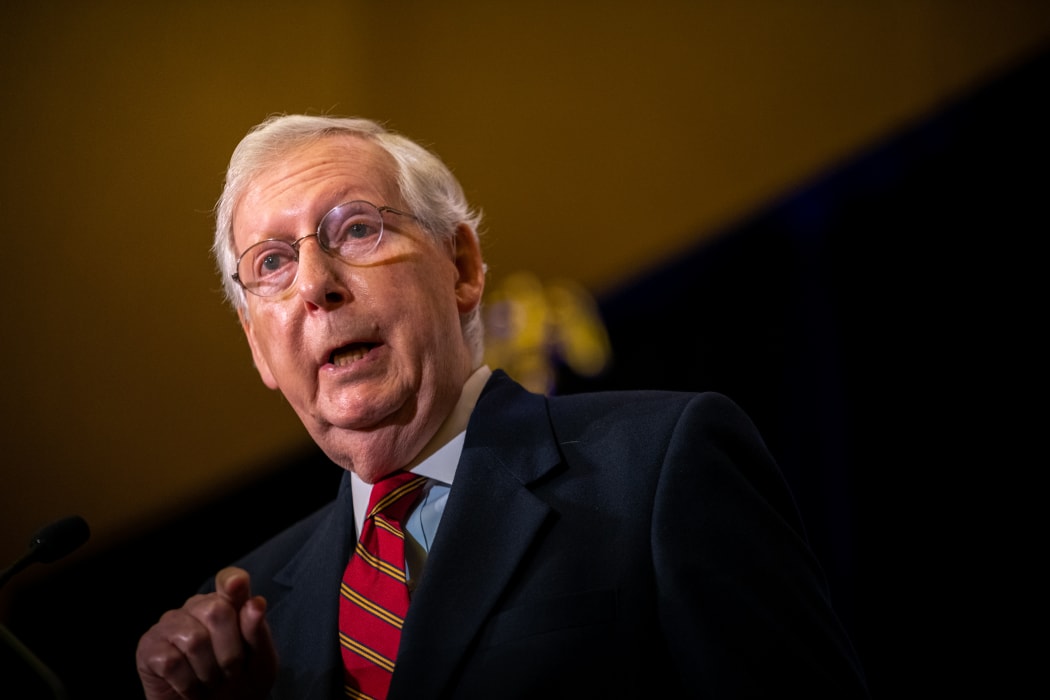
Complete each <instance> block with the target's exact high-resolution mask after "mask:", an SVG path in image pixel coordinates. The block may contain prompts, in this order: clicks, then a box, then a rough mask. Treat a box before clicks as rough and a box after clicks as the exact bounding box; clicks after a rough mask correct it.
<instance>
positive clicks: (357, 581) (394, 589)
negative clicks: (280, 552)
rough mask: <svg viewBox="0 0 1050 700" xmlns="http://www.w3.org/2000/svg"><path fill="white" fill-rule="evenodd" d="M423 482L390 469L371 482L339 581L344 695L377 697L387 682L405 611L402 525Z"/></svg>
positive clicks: (382, 694) (360, 698) (362, 698)
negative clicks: (365, 507)
mask: <svg viewBox="0 0 1050 700" xmlns="http://www.w3.org/2000/svg"><path fill="white" fill-rule="evenodd" d="M424 483H426V479H425V478H424V477H422V476H416V475H414V474H410V473H408V472H394V473H393V474H392V475H390V476H388V477H386V478H384V479H382V480H381V481H378V482H376V484H375V485H374V486H373V487H372V496H371V498H370V499H369V502H368V513H367V514H366V516H365V521H364V524H363V525H362V526H361V537H360V539H359V540H358V542H357V549H356V550H355V551H354V553H353V555H351V557H350V562H349V563H348V564H347V565H346V571H345V572H344V573H343V585H342V586H341V587H340V596H339V644H340V646H341V647H342V653H343V666H344V667H345V668H346V695H347V697H350V698H355V699H357V700H370V699H372V698H375V699H376V700H382V699H384V698H386V694H387V689H388V688H389V687H390V678H391V676H392V675H393V673H394V662H395V660H396V659H397V647H398V644H399V642H400V641H401V625H402V624H403V622H404V619H405V615H406V614H407V613H408V583H407V581H406V579H405V533H404V531H403V529H402V525H403V523H404V520H405V516H406V515H407V514H408V511H409V510H411V508H412V506H413V505H414V504H415V503H416V501H417V500H418V499H419V496H420V494H421V489H422V487H423V484H424Z"/></svg>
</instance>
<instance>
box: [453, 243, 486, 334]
mask: <svg viewBox="0 0 1050 700" xmlns="http://www.w3.org/2000/svg"><path fill="white" fill-rule="evenodd" d="M452 255H453V257H452V262H453V264H455V266H456V271H457V272H458V274H457V275H456V305H457V306H458V307H459V312H460V313H461V314H465V313H468V312H470V311H473V310H474V309H475V308H476V307H477V306H478V304H480V303H481V296H482V294H483V293H484V292H485V261H484V260H483V259H482V257H481V244H480V243H478V237H477V234H475V233H474V230H473V229H472V228H471V227H470V226H468V225H467V224H460V225H459V226H457V227H456V238H455V241H454V248H453V251H452Z"/></svg>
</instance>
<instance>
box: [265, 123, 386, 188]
mask: <svg viewBox="0 0 1050 700" xmlns="http://www.w3.org/2000/svg"><path fill="white" fill-rule="evenodd" d="M396 172H397V164H396V162H395V161H394V159H393V157H392V156H390V154H389V153H387V152H386V151H385V150H384V149H383V148H381V147H380V146H379V145H377V144H376V143H374V142H372V141H369V140H367V139H365V138H362V137H359V136H353V135H348V134H338V135H329V136H324V137H322V138H319V139H317V140H314V141H310V142H309V143H306V144H300V145H297V146H294V147H292V148H289V149H288V150H286V151H285V152H284V153H282V154H281V155H280V156H279V157H277V158H276V159H275V160H274V161H273V162H272V163H271V164H270V165H269V166H268V167H265V168H262V169H260V170H259V172H257V173H256V174H255V176H254V177H252V178H251V180H250V181H249V183H248V185H247V187H245V195H246V197H245V198H246V199H256V198H260V197H261V198H264V199H269V198H271V197H274V196H279V195H280V194H281V193H282V192H283V191H284V190H303V189H309V190H310V191H312V192H314V193H316V194H318V195H321V196H323V195H324V194H325V193H326V192H328V191H331V192H332V193H336V194H338V193H341V192H342V191H344V190H348V189H349V190H353V191H359V190H363V189H369V190H374V191H375V192H377V193H379V194H381V195H382V197H381V198H382V199H384V201H382V202H376V203H377V204H390V205H396V204H397V203H399V202H396V201H395V202H391V201H385V200H390V199H400V198H399V197H398V194H399V188H398V184H397V177H396Z"/></svg>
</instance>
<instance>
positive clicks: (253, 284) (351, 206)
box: [232, 200, 415, 297]
mask: <svg viewBox="0 0 1050 700" xmlns="http://www.w3.org/2000/svg"><path fill="white" fill-rule="evenodd" d="M387 211H388V212H390V213H392V214H398V215H399V216H410V217H412V218H413V219H414V218H415V217H414V216H412V214H409V213H407V212H403V211H399V210H397V209H394V208H393V207H377V206H376V205H374V204H372V203H371V202H365V201H363V200H355V201H353V202H344V203H342V204H340V205H338V206H336V207H333V208H332V209H331V210H330V211H329V212H328V213H327V214H325V215H324V217H323V218H322V219H321V223H319V224H317V232H316V233H311V234H310V235H308V236H303V237H302V238H300V239H298V240H295V241H292V242H290V243H289V242H288V241H283V240H280V239H278V238H270V239H267V240H265V241H259V242H258V243H256V244H254V245H251V246H248V248H247V250H245V251H244V252H243V253H241V256H240V257H239V258H237V271H236V272H235V273H233V275H232V277H233V279H234V281H236V282H237V284H239V285H241V287H243V288H244V290H245V291H247V292H251V293H252V294H254V295H256V296H260V297H270V296H273V295H275V294H280V293H281V292H283V291H284V290H286V289H288V288H289V287H291V286H292V284H293V283H294V282H295V278H296V276H297V275H298V274H299V246H300V245H302V242H303V241H305V240H306V239H307V238H313V237H315V236H316V237H317V244H318V245H319V246H321V250H323V251H324V252H326V253H328V254H329V255H331V256H332V257H334V258H338V259H339V260H342V261H344V262H348V263H357V264H364V263H368V262H371V261H372V260H374V259H375V258H374V255H375V252H376V251H377V250H379V245H380V243H381V242H382V240H383V212H387Z"/></svg>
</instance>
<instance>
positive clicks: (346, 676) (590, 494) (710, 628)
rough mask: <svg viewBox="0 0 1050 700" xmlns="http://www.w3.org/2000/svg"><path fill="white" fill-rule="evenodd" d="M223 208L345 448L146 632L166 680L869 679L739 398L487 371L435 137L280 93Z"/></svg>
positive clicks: (506, 690)
mask: <svg viewBox="0 0 1050 700" xmlns="http://www.w3.org/2000/svg"><path fill="white" fill-rule="evenodd" d="M216 218H217V226H216V236H215V245H214V253H215V255H216V258H217V260H218V263H219V267H220V269H221V271H222V274H223V278H224V280H225V283H226V291H227V294H228V296H229V298H230V300H231V302H232V304H233V306H234V308H235V309H236V311H237V314H238V316H239V318H240V321H241V325H242V327H243V329H244V333H245V336H246V338H247V340H248V345H249V347H250V348H251V352H252V356H253V358H254V361H255V365H256V367H257V368H258V371H259V374H260V376H261V378H262V380H263V382H264V383H265V384H266V385H267V386H268V387H270V388H272V389H275V390H278V391H280V392H281V393H282V394H283V395H284V396H285V398H286V399H287V400H288V402H289V404H290V405H291V406H292V408H293V409H294V410H295V412H296V413H297V414H298V416H299V418H300V419H301V420H302V422H303V424H304V425H305V426H306V428H307V430H308V431H309V433H310V435H311V436H312V437H313V439H314V440H315V441H316V442H317V444H318V445H320V447H321V448H322V449H323V450H324V451H325V453H326V454H327V455H328V456H329V457H330V458H331V460H332V461H333V462H334V463H335V464H337V465H339V466H340V467H342V468H343V469H344V470H346V472H345V474H344V478H343V482H342V486H341V488H340V491H339V493H338V494H336V497H335V500H333V501H332V503H331V504H329V505H328V506H326V507H325V508H323V509H322V510H320V511H319V512H317V513H315V514H314V515H313V516H311V517H309V518H307V519H306V520H304V521H302V522H300V523H298V524H296V525H294V526H292V527H290V528H289V529H288V530H286V531H285V532H284V533H282V534H281V535H279V536H278V537H276V538H274V539H273V540H271V541H270V542H267V543H265V544H263V545H262V546H261V547H260V548H259V549H257V550H256V551H254V552H252V553H250V554H248V555H247V556H245V557H244V558H243V559H241V560H240V561H238V562H236V564H234V565H233V566H231V567H230V568H227V569H224V570H222V571H220V572H219V573H218V574H217V575H216V577H215V579H214V580H213V581H211V582H209V583H208V584H206V585H205V587H204V588H202V592H201V593H199V594H198V595H196V596H193V597H191V598H189V600H187V602H186V603H185V605H184V606H183V607H182V608H180V609H178V610H173V611H169V612H168V613H166V614H165V615H164V616H163V617H162V618H161V620H160V621H159V622H158V623H157V624H156V625H154V626H153V627H152V628H151V629H150V630H149V631H148V632H147V633H146V634H145V635H144V636H143V637H142V639H141V640H140V643H139V648H138V652H137V664H138V670H139V675H140V677H141V679H142V683H143V687H144V689H145V691H146V695H147V697H149V698H175V697H222V698H263V697H275V698H296V699H298V700H302V699H304V698H335V697H352V698H383V697H389V698H412V699H420V698H486V699H491V698H525V697H529V698H531V697H573V698H590V697H594V698H598V697H602V698H605V697H650V696H654V695H663V696H667V697H725V698H740V697H793V696H795V695H798V696H799V697H807V698H816V697H826V698H832V697H833V698H850V697H866V696H867V690H866V688H865V683H864V680H863V675H862V671H861V669H860V664H859V663H858V661H857V659H856V657H855V654H854V652H853V649H852V647H851V645H850V642H849V640H848V639H847V637H846V635H845V633H844V632H843V630H842V627H841V625H840V624H839V621H838V620H837V618H836V616H835V614H834V612H833V610H832V608H831V606H830V603H829V601H828V594H827V591H826V590H825V584H824V581H823V576H822V573H821V570H820V568H819V565H818V563H817V562H816V560H815V559H814V557H813V554H812V552H811V551H810V549H809V546H808V544H807V542H806V537H805V534H804V531H803V527H802V524H801V522H800V518H799V515H798V513H797V512H796V509H795V505H794V503H793V500H792V497H791V494H790V493H789V491H788V489H787V487H786V485H785V484H784V482H783V480H782V478H781V476H780V474H779V472H778V470H777V467H776V465H775V464H774V462H773V460H772V459H771V457H770V455H769V454H768V452H767V450H766V448H765V446H764V444H763V442H762V440H761V438H760V436H759V435H758V434H757V433H756V431H755V429H754V427H753V425H752V424H751V422H750V421H749V420H748V418H747V417H746V416H745V415H744V414H742V413H741V412H740V410H739V409H738V408H737V407H736V406H735V405H734V404H733V403H731V402H730V401H729V400H728V399H726V398H725V397H722V396H719V395H715V394H687V393H668V392H633V393H602V394H593V395H578V396H563V397H554V398H547V397H544V396H540V395H536V394H531V393H529V392H527V391H525V390H524V389H523V388H522V387H521V386H519V385H518V384H517V383H515V382H514V381H513V380H512V379H511V378H509V377H508V376H507V375H505V374H504V373H503V372H500V371H498V370H497V371H490V370H489V368H487V367H485V366H484V365H483V363H482V339H481V332H482V329H481V324H480V320H479V308H480V303H481V298H482V292H483V290H484V283H485V265H484V262H483V258H482V254H481V249H480V246H479V242H478V233H477V230H478V223H479V217H478V216H477V214H476V213H475V212H474V211H472V209H471V208H470V206H469V205H468V203H467V201H466V199H465V197H464V194H463V191H462V189H461V187H460V185H459V184H458V182H457V181H456V180H455V178H454V177H453V176H452V174H451V173H450V172H449V170H448V169H447V168H446V167H445V166H444V165H443V164H442V163H441V162H440V161H439V160H438V159H437V158H436V157H435V156H433V155H432V154H431V153H429V152H428V151H426V150H425V149H423V148H421V147H420V146H418V145H416V144H415V143H413V142H412V141H410V140H408V139H406V138H404V137H402V136H400V135H397V134H394V133H391V132H389V131H387V130H385V129H383V128H382V127H380V126H379V125H378V124H376V123H374V122H371V121H367V120H361V119H336V118H328V117H308V116H281V117H275V118H272V119H269V120H267V121H266V122H264V123H263V124H261V125H259V126H258V127H256V128H255V129H254V130H252V132H250V133H249V134H248V136H246V137H245V139H244V140H243V141H242V142H241V144H240V145H239V146H238V147H237V149H236V150H235V152H234V154H233V157H232V159H231V162H230V166H229V170H228V172H227V178H226V186H225V189H224V191H223V194H222V197H221V199H220V200H219V203H218V206H217V217H216Z"/></svg>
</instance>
